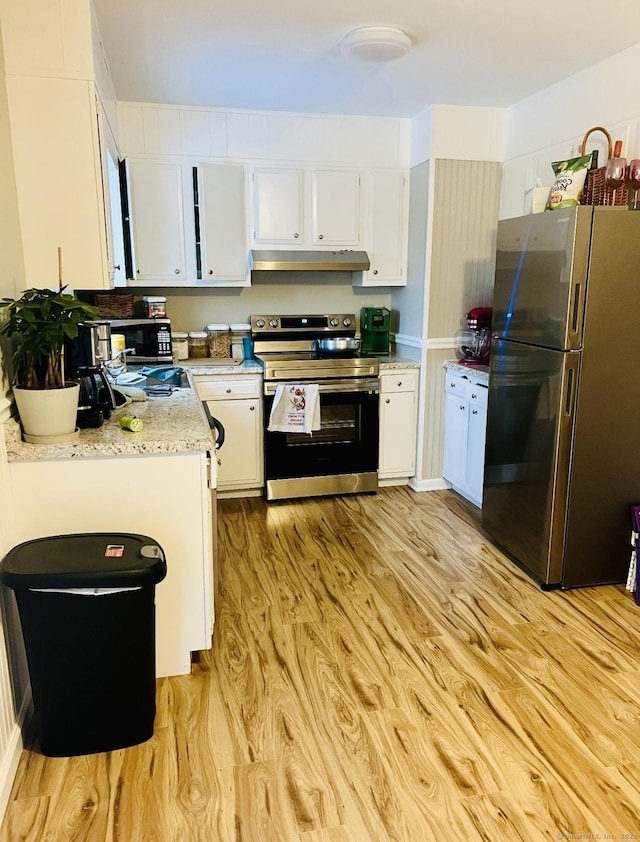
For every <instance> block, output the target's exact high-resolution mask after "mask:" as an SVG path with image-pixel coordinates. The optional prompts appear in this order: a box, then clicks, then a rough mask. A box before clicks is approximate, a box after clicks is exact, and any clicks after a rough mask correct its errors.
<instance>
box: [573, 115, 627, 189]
mask: <svg viewBox="0 0 640 842" xmlns="http://www.w3.org/2000/svg"><path fill="white" fill-rule="evenodd" d="M593 132H602V133H603V134H604V135H605V137H606V138H607V147H608V151H607V160H609V158H611V157H612V155H613V141H612V139H611V135H610V134H609V132H608V131H607V130H606V129H605V128H604V127H603V126H594V127H593V128H591V129H589V131H588V132H587V133H586V134H585V136H584V137H583V138H582V146H581V147H580V154H581V155H587V154H588V152H587V140H588V139H589V135H591V134H593ZM605 170H606V166H604V167H596V168H595V169H593V170H589V172H588V173H587V178H586V180H585V183H584V190H583V191H582V199H581V200H580V204H582V205H626V204H628V195H627V185H626V184H623V185H622V186H621V187H618V188H617V189H616V190H612V189H611V188H610V187H607V184H606V181H605Z"/></svg>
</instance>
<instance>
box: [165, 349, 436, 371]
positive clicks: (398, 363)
mask: <svg viewBox="0 0 640 842" xmlns="http://www.w3.org/2000/svg"><path fill="white" fill-rule="evenodd" d="M372 356H375V357H377V358H378V360H379V361H380V371H385V370H392V369H396V368H420V364H419V363H417V362H415V360H408V359H405V358H404V357H400V356H399V355H398V354H395V353H390V354H374V355H372ZM178 365H180V366H181V367H182V368H185V369H187V370H188V371H189V372H191V374H194V375H196V376H198V377H200V376H202V375H207V374H211V375H213V374H215V375H218V374H232V375H235V376H242V375H247V374H254V375H255V374H259V375H261V374H262V365H261V364H260V362H259V361H258V360H244V361H243V362H242V363H240V365H224V364H220V363H218V362H216V360H215V359H214V358H212V357H204V358H203V359H188V360H180V362H179V363H178Z"/></svg>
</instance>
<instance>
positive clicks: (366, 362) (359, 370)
mask: <svg viewBox="0 0 640 842" xmlns="http://www.w3.org/2000/svg"><path fill="white" fill-rule="evenodd" d="M355 327H356V318H355V315H353V314H350V313H346V314H345V313H339V314H329V315H303V316H300V315H296V316H289V315H287V316H252V317H251V336H252V339H253V342H254V350H255V356H256V358H257V359H258V360H260V362H261V363H262V365H263V367H264V403H263V408H264V418H263V425H264V430H265V447H264V449H265V481H266V497H267V500H279V499H285V498H294V497H310V496H316V495H325V494H347V493H356V492H372V491H375V490H376V489H377V487H378V429H379V421H378V400H379V389H378V370H379V364H378V359H377V358H375V357H373V358H372V357H368V356H366V355H364V354H362V352H360V351H354V350H351V349H348V350H346V351H341V350H338V351H333V352H322V351H320V350H318V348H317V344H318V340H322V339H332V338H340V337H345V338H351V339H353V338H355ZM347 344H350V343H347ZM280 384H283V385H287V384H295V385H297V384H317V385H318V396H319V401H320V419H321V429H320V430H317V431H315V432H313V433H298V432H295V433H293V432H292V433H289V432H286V433H285V432H270V431H269V430H268V429H267V427H268V424H269V418H270V414H271V408H272V405H273V400H274V396H275V393H276V389H277V387H278V385H280Z"/></svg>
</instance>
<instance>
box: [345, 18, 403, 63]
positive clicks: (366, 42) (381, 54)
mask: <svg viewBox="0 0 640 842" xmlns="http://www.w3.org/2000/svg"><path fill="white" fill-rule="evenodd" d="M341 49H342V53H343V55H345V56H351V57H352V58H357V59H360V60H361V61H391V60H392V59H396V58H400V57H401V56H403V55H405V54H406V53H408V52H409V50H410V49H411V38H409V36H408V35H407V34H406V33H405V32H403V31H402V30H401V29H397V28H396V27H395V26H360V27H358V29H353V30H352V31H351V32H350V33H349V34H348V35H346V36H345V37H344V38H343V40H342V44H341Z"/></svg>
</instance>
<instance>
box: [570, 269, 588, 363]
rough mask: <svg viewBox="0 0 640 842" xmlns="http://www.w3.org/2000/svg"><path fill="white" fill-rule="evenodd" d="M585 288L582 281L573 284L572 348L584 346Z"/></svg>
mask: <svg viewBox="0 0 640 842" xmlns="http://www.w3.org/2000/svg"><path fill="white" fill-rule="evenodd" d="M582 291H583V288H582V284H581V283H580V282H576V283H574V285H573V294H572V299H573V300H572V302H571V321H570V323H569V325H570V327H569V330H570V332H571V339H572V341H571V342H570V346H571V347H572V348H580V347H581V346H582V321H583V315H584V295H583V292H582Z"/></svg>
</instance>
